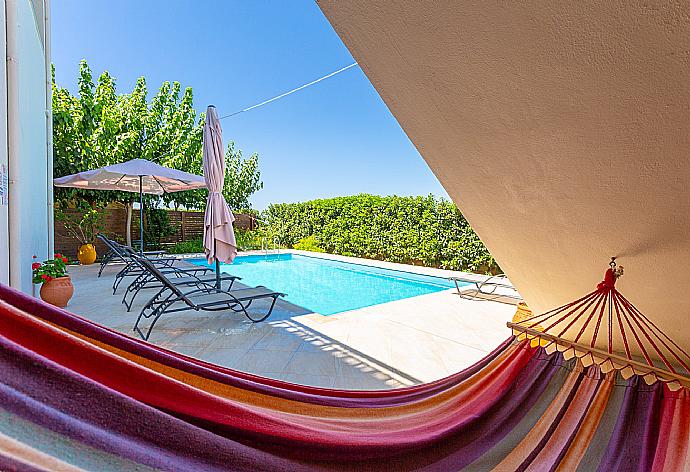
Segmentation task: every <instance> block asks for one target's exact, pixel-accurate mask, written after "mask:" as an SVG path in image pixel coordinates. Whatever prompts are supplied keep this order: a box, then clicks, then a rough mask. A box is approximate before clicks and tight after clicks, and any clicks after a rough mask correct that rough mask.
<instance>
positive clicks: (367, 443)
mask: <svg viewBox="0 0 690 472" xmlns="http://www.w3.org/2000/svg"><path fill="white" fill-rule="evenodd" d="M0 299H1V300H0V372H2V375H1V376H0V469H2V470H13V469H16V470H99V471H100V470H132V469H136V470H195V471H196V470H284V471H288V470H289V471H298V470H367V471H369V470H386V471H388V470H396V471H405V470H428V471H432V470H443V471H445V470H462V469H465V470H492V469H493V470H506V471H515V470H586V471H589V470H602V471H613V470H635V471H648V470H658V471H661V470H671V471H673V470H688V468H690V457H689V453H690V451H689V449H688V443H689V434H690V422H689V421H688V419H689V418H690V398H689V393H688V390H687V388H686V387H685V386H680V388H677V389H675V390H672V389H671V388H669V384H668V383H667V382H654V383H652V384H651V385H650V384H648V383H647V382H645V381H643V379H642V377H641V376H639V375H636V374H633V375H632V376H630V377H629V378H627V380H626V379H624V378H623V376H622V375H621V373H620V372H619V371H618V370H616V369H613V370H610V371H609V372H608V373H606V374H604V373H602V369H601V368H600V366H599V365H598V364H596V363H592V364H591V365H589V367H584V366H583V364H582V362H581V361H580V360H579V358H578V357H577V356H573V357H571V359H570V360H566V359H565V358H564V355H563V353H562V352H561V351H559V350H558V349H555V350H553V351H551V353H550V354H549V353H547V349H546V347H545V346H540V345H539V343H536V344H537V345H536V346H533V345H532V339H525V340H523V341H519V340H517V338H516V337H512V338H510V339H508V340H506V341H505V342H504V343H503V344H502V345H501V346H499V347H498V348H497V349H496V350H495V351H493V352H492V353H491V354H490V355H488V356H487V357H486V358H485V359H483V360H482V361H480V362H479V363H477V364H476V365H474V366H472V367H470V368H468V369H466V370H465V371H463V372H460V373H458V374H455V375H453V376H450V377H448V378H445V379H442V380H439V381H436V382H433V383H429V384H425V385H420V386H414V387H408V388H402V389H398V390H388V391H373V392H372V391H344V390H328V389H320V388H313V387H305V386H297V385H292V384H288V383H284V382H280V381H276V380H271V379H266V378H261V377H257V376H253V375H250V374H247V373H242V372H236V371H233V370H230V369H227V368H223V367H219V366H215V365H212V364H208V363H205V362H202V361H199V360H196V359H193V358H189V357H186V356H183V355H181V354H177V353H174V352H171V351H167V350H165V349H162V348H159V347H156V346H153V345H151V344H148V343H146V342H144V341H139V340H136V339H134V338H130V337H128V336H126V335H123V334H120V333H118V332H115V331H112V330H109V329H107V328H104V327H102V326H99V325H97V324H95V323H93V322H90V321H88V320H85V319H82V318H80V317H78V316H76V315H73V314H71V313H69V312H67V311H64V310H61V309H59V308H55V307H52V306H49V305H46V304H44V303H42V302H41V301H38V300H35V299H33V298H30V297H27V296H25V295H23V294H21V293H19V292H17V291H14V290H13V289H10V288H8V287H6V286H2V285H0Z"/></svg>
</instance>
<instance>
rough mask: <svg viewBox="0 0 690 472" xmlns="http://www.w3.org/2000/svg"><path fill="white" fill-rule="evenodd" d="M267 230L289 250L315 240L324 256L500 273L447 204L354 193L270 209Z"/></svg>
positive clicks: (278, 205)
mask: <svg viewBox="0 0 690 472" xmlns="http://www.w3.org/2000/svg"><path fill="white" fill-rule="evenodd" d="M262 219H263V220H264V222H265V224H266V225H267V228H266V232H267V234H269V235H270V236H271V237H273V236H275V237H277V238H278V239H279V240H280V243H281V245H282V246H287V247H292V246H293V245H295V244H296V243H298V242H299V241H301V240H302V239H304V238H308V237H310V236H313V237H314V238H315V239H316V242H318V245H319V246H320V247H322V248H324V249H325V250H326V251H327V252H329V253H333V254H341V255H345V256H355V257H365V258H369V259H379V260H385V261H391V262H403V263H408V264H417V265H425V266H430V267H441V268H444V269H454V270H465V271H472V272H481V273H497V272H499V271H500V269H499V268H498V266H497V265H496V262H495V261H494V259H493V257H491V254H489V252H488V251H487V250H486V248H485V247H484V244H482V242H481V241H480V240H479V238H478V237H477V235H476V234H475V232H474V231H473V230H472V228H470V226H469V224H467V221H466V220H465V218H464V217H463V216H462V214H461V213H460V211H459V210H458V209H457V208H456V207H455V205H454V204H453V203H451V202H448V201H445V200H437V199H435V198H434V197H433V196H428V197H396V196H392V197H379V196H375V195H366V194H362V195H355V196H350V197H337V198H330V199H325V200H312V201H308V202H303V203H281V204H274V205H270V206H269V207H268V209H267V210H266V211H264V212H263V214H262Z"/></svg>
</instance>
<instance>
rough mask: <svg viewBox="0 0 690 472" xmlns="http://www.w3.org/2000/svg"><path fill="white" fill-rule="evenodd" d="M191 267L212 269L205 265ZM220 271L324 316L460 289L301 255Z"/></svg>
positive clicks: (238, 263) (254, 259)
mask: <svg viewBox="0 0 690 472" xmlns="http://www.w3.org/2000/svg"><path fill="white" fill-rule="evenodd" d="M190 262H192V263H194V264H197V265H208V264H207V262H206V261H205V260H193V261H190ZM220 270H221V272H225V273H228V274H232V275H237V276H239V277H242V280H241V282H242V283H244V284H246V285H265V286H266V287H269V288H271V289H272V290H276V291H278V292H284V293H286V294H287V297H286V299H287V300H288V301H289V302H291V303H294V304H295V305H299V306H301V307H304V308H308V309H309V310H312V311H315V312H317V313H320V314H322V315H334V314H336V313H340V312H343V311H348V310H355V309H357V308H363V307H366V306H371V305H378V304H379V303H386V302H391V301H394V300H401V299H403V298H410V297H416V296H418V295H425V294H428V293H434V292H439V291H441V290H447V289H449V288H452V287H454V285H453V283H452V282H450V281H449V280H447V279H444V278H441V277H432V276H428V275H420V274H413V273H411V272H403V271H399V270H390V269H382V268H379V267H373V266H368V265H363V264H353V263H349V262H341V261H334V260H331V259H325V258H320V257H310V256H303V255H301V254H269V255H250V256H238V257H236V258H235V260H234V262H233V263H232V264H221V268H220Z"/></svg>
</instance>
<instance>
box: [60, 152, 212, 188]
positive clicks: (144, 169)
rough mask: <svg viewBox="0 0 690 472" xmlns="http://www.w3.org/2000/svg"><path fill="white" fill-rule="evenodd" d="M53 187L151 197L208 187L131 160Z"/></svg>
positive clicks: (194, 179)
mask: <svg viewBox="0 0 690 472" xmlns="http://www.w3.org/2000/svg"><path fill="white" fill-rule="evenodd" d="M53 183H54V184H55V186H57V187H74V188H81V189H84V190H119V191H122V192H138V193H139V192H141V193H146V194H152V195H163V194H165V193H173V192H182V191H184V190H194V189H199V188H204V187H206V181H205V180H204V178H203V177H202V176H200V175H194V174H189V173H187V172H182V171H181V170H176V169H170V168H168V167H163V166H162V165H159V164H156V163H155V162H151V161H147V160H146V159H132V160H131V161H127V162H123V163H121V164H113V165H111V166H105V167H101V168H100V169H94V170H87V171H84V172H79V173H78V174H72V175H67V176H65V177H58V178H57V179H54V180H53Z"/></svg>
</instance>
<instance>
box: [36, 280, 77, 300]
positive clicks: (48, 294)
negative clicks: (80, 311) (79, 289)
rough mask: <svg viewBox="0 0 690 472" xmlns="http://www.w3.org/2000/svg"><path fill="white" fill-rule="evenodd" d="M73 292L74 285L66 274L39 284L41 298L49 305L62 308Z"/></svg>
mask: <svg viewBox="0 0 690 472" xmlns="http://www.w3.org/2000/svg"><path fill="white" fill-rule="evenodd" d="M73 294H74V285H72V281H71V280H70V278H69V275H68V276H65V277H58V278H57V279H53V280H51V281H49V282H43V284H42V285H41V298H42V299H43V301H45V302H48V303H50V304H51V305H55V306H59V307H61V308H64V307H66V306H67V303H68V302H69V299H70V298H72V295H73Z"/></svg>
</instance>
